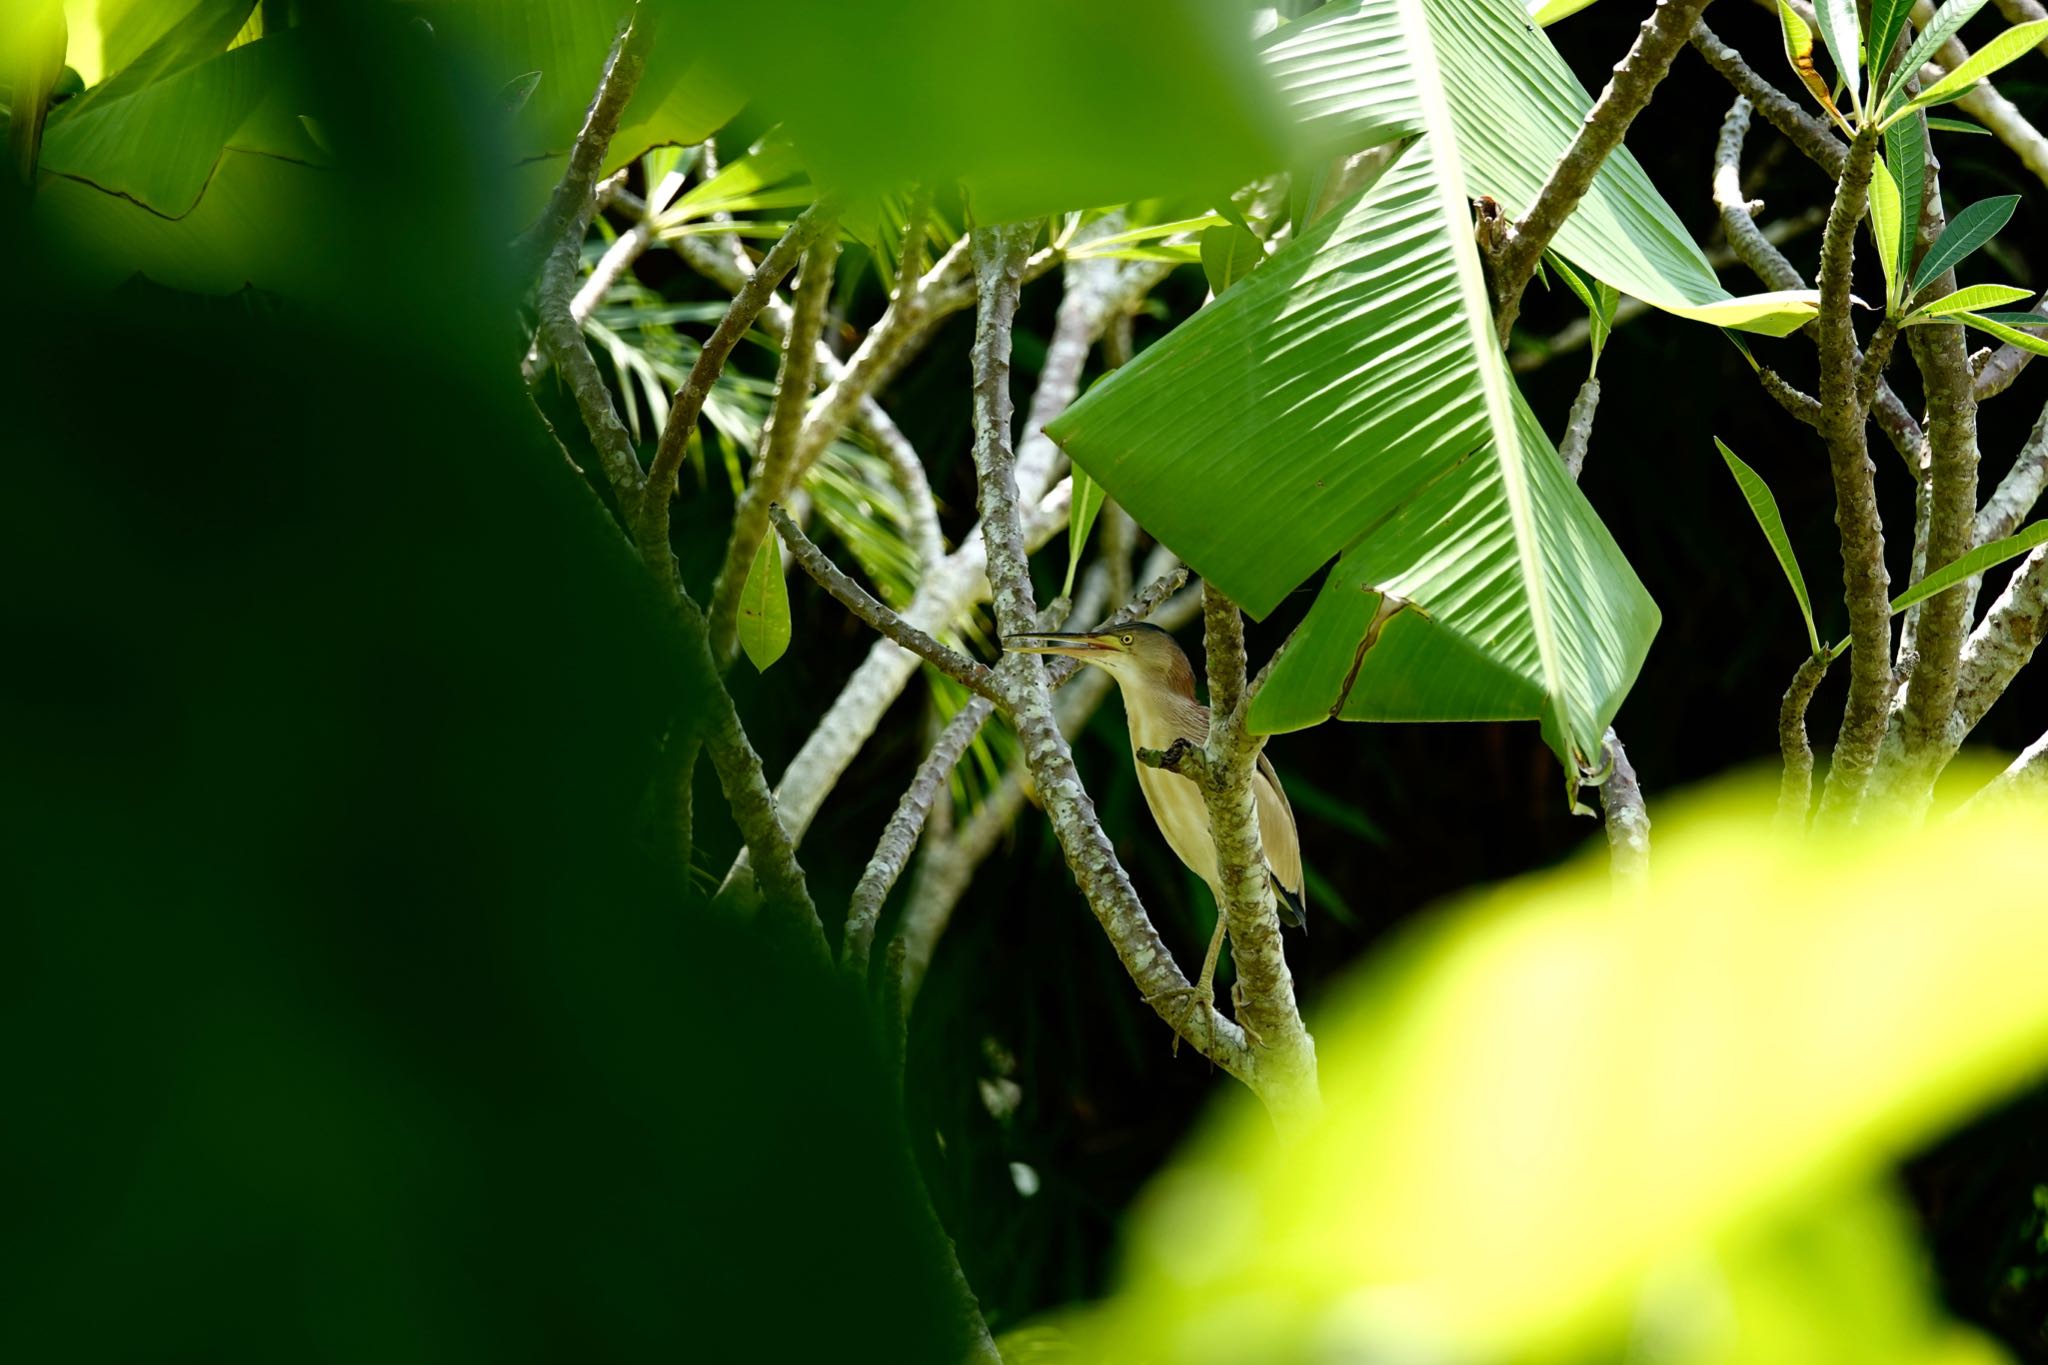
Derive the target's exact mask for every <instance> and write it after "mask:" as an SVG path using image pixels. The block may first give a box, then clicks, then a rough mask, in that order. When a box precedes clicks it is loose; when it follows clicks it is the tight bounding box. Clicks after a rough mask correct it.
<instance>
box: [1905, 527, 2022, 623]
mask: <svg viewBox="0 0 2048 1365" xmlns="http://www.w3.org/2000/svg"><path fill="white" fill-rule="evenodd" d="M2043 542H2048V521H2037V522H2035V523H2034V524H2033V525H2032V526H2029V527H2028V528H2027V529H2026V530H2024V531H2021V532H2020V533H2019V534H2018V535H2014V536H2007V537H2006V538H2005V539H2004V540H1994V541H1992V542H1991V543H1990V544H1988V545H1979V546H1978V547H1977V548H1976V549H1974V550H1971V551H1970V552H1969V553H1967V554H1964V555H1961V556H1959V557H1957V558H1956V559H1954V560H1952V561H1950V562H1949V563H1947V564H1944V565H1942V566H1941V567H1940V568H1939V569H1936V570H1935V571H1934V572H1933V573H1931V574H1928V575H1927V576H1926V577H1925V578H1923V579H1921V580H1920V581H1919V582H1918V583H1915V584H1914V585H1913V586H1912V587H1910V588H1908V589H1906V590H1905V591H1904V592H1902V593H1900V594H1899V595H1898V596H1897V597H1894V598H1893V599H1892V615H1894V616H1897V615H1898V614H1899V613H1900V612H1902V611H1904V610H1905V609H1906V608H1908V607H1910V606H1913V605H1915V604H1916V603H1920V602H1925V601H1926V600H1927V599H1928V598H1930V597H1932V596H1934V595H1935V594H1936V593H1939V592H1945V591H1947V590H1948V589H1950V588H1952V587H1954V586H1955V585H1956V584H1958V583H1960V582H1962V581H1963V580H1964V579H1966V578H1975V577H1976V576H1977V575H1978V574H1980V573H1983V572H1984V571H1985V570H1986V569H1994V568H1996V567H1998V566H1999V565H2000V564H2003V563H2005V562H2006V561H2007V560H2009V559H2017V558H2019V557H2020V556H2021V555H2023V554H2026V553H2027V552H2028V551H2029V550H2032V549H2033V548H2034V547H2035V546H2037V545H2040V544H2042V543H2043Z"/></svg>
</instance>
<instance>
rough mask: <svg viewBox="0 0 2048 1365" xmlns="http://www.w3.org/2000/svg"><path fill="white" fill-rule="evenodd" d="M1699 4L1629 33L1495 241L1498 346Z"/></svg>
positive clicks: (1677, 3)
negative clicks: (1566, 142)
mask: <svg viewBox="0 0 2048 1365" xmlns="http://www.w3.org/2000/svg"><path fill="white" fill-rule="evenodd" d="M1707 4H1708V0H1657V7H1656V9H1654V10H1652V11H1651V13H1650V17H1649V18H1647V19H1645V20H1644V21H1643V26H1642V28H1641V30H1640V31H1639V32H1638V33H1637V34H1636V41H1635V45H1634V46H1633V47H1631V48H1630V49H1629V51H1628V55H1627V56H1625V57H1623V58H1622V59H1621V61H1619V62H1618V63H1616V64H1615V67H1614V75H1613V76H1612V77H1611V78H1610V79H1609V80H1608V82H1607V88H1606V89H1604V90H1602V91H1601V92H1600V98H1599V99H1597V100H1595V101H1594V103H1593V108H1592V110H1591V111H1590V112H1589V113H1588V114H1587V115H1586V118H1585V121H1584V122H1583V123H1581V124H1580V125H1579V131H1578V132H1577V133H1576V134H1575V135H1574V136H1573V138H1572V141H1571V145H1570V146H1568V147H1566V148H1565V150H1564V155H1563V156H1561V157H1559V158H1558V162H1557V165H1556V166H1555V167H1553V168H1552V170H1551V172H1550V178H1549V179H1548V180H1546V181H1544V183H1543V188H1542V190H1541V191H1539V192H1538V193H1537V195H1536V202H1535V203H1533V204H1531V205H1530V206H1529V207H1528V209H1527V210H1525V211H1524V212H1523V213H1522V214H1521V216H1520V217H1519V218H1518V219H1517V220H1516V221H1515V222H1514V223H1513V224H1511V225H1510V226H1509V227H1508V228H1507V231H1506V232H1505V234H1503V237H1502V240H1501V244H1500V250H1499V251H1498V252H1497V253H1496V254H1495V255H1494V258H1493V286H1494V318H1495V322H1496V325H1497V326H1498V329H1499V332H1500V339H1501V344H1502V345H1506V344H1507V339H1508V333H1509V332H1510V331H1511V330H1512V329H1513V327H1514V324H1515V317H1516V315H1517V314H1519V313H1520V312H1521V309H1522V291H1523V290H1525V289H1527V288H1528V287H1529V280H1530V277H1531V276H1533V275H1534V274H1535V273H1536V263H1537V262H1538V261H1540V260H1541V259H1542V258H1543V251H1544V248H1546V247H1548V246H1549V245H1550V239H1551V238H1553V237H1555V236H1556V235H1557V230H1558V229H1559V228H1561V227H1563V226H1564V220H1565V219H1566V218H1567V217H1569V216H1570V215H1571V211H1572V210H1573V209H1575V208H1577V207H1578V205H1579V201H1580V200H1581V199H1583V198H1584V197H1585V195H1586V191H1587V190H1589V189H1591V188H1592V185H1593V177H1594V176H1595V175H1596V174H1598V173H1599V170H1600V166H1601V163H1603V162H1605V161H1606V160H1607V158H1608V157H1609V156H1610V155H1611V154H1612V153H1613V152H1614V150H1615V149H1616V148H1618V147H1620V146H1621V140H1622V138H1623V137H1624V136H1625V135H1626V134H1627V132H1628V127H1629V125H1630V124H1631V123H1633V122H1635V118H1636V115H1637V114H1640V113H1641V112H1642V111H1643V108H1644V106H1646V105H1647V104H1649V102H1650V95H1651V94H1652V92H1654V91H1655V90H1656V88H1657V86H1658V84H1659V83H1660V82H1661V81H1663V79H1664V75H1665V73H1666V72H1667V71H1669V70H1670V69H1671V61H1672V59H1673V58H1674V57H1676V56H1677V55H1678V50H1679V49H1680V48H1682V47H1684V46H1685V40H1686V34H1687V33H1688V32H1689V31H1690V30H1691V28H1692V26H1693V24H1694V22H1695V21H1696V20H1697V19H1698V18H1699V16H1700V11H1702V10H1704V9H1705V8H1706V7H1707Z"/></svg>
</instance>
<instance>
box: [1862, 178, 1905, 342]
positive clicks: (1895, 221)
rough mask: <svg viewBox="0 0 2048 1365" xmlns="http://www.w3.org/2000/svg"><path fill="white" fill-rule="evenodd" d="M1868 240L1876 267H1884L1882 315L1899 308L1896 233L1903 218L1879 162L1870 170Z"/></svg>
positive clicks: (1894, 189) (1896, 188)
mask: <svg viewBox="0 0 2048 1365" xmlns="http://www.w3.org/2000/svg"><path fill="white" fill-rule="evenodd" d="M1869 216H1870V236H1871V239H1872V240H1873V241H1875V242H1876V243H1877V263H1878V264H1879V265H1881V266H1883V267H1884V297H1885V305H1886V307H1885V311H1886V312H1890V311H1891V310H1892V309H1894V308H1897V307H1898V305H1899V233H1900V231H1901V230H1902V223H1903V216H1902V214H1901V210H1900V203H1899V182H1898V181H1896V180H1894V179H1892V173H1891V172H1890V171H1889V170H1887V169H1885V164H1884V162H1882V161H1873V162H1872V163H1871V166H1870V213H1869Z"/></svg>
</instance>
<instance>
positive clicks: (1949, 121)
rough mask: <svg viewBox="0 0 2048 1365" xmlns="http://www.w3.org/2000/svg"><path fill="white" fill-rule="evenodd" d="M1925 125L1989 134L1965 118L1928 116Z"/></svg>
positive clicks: (1947, 131)
mask: <svg viewBox="0 0 2048 1365" xmlns="http://www.w3.org/2000/svg"><path fill="white" fill-rule="evenodd" d="M1927 126H1928V127H1929V128H1939V129H1940V130H1941V131H1942V132H1944V133H1975V134H1976V135H1977V136H1978V137H1990V136H1991V130H1990V129H1989V128H1983V127H1979V126H1978V125H1977V124H1974V123H1971V122H1970V121H1969V120H1967V119H1959V118H1930V119H1928V120H1927ZM1885 131H1886V132H1887V133H1889V132H1890V131H1891V130H1890V129H1886V130H1885Z"/></svg>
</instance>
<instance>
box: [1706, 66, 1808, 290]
mask: <svg viewBox="0 0 2048 1365" xmlns="http://www.w3.org/2000/svg"><path fill="white" fill-rule="evenodd" d="M1753 107H1754V106H1752V105H1751V104H1750V102H1749V100H1748V99H1747V98H1746V97H1745V96H1742V95H1737V96H1736V97H1735V102H1734V103H1732V104H1730V105H1729V106H1728V113H1727V116H1726V117H1724V118H1723V119H1722V120H1721V136H1720V138H1719V140H1718V141H1716V142H1715V144H1714V207H1715V208H1717V209H1719V210H1720V212H1721V232H1722V235H1723V236H1725V237H1727V239H1728V249H1729V250H1730V251H1732V252H1734V253H1735V256H1736V259H1738V260H1740V261H1741V262H1742V263H1743V264H1744V265H1746V266H1748V267H1749V268H1750V270H1751V271H1753V272H1754V273H1755V274H1756V276H1757V278H1758V279H1760V280H1762V281H1763V282H1764V283H1765V284H1767V285H1769V286H1770V287H1771V288H1773V289H1803V288H1805V281H1804V280H1802V279H1800V278H1799V272H1798V271H1797V270H1794V269H1793V268H1792V263H1791V262H1790V261H1788V260H1786V259H1785V254H1784V253H1783V252H1781V251H1779V250H1778V248H1777V247H1775V246H1773V245H1772V244H1771V243H1770V241H1769V240H1768V239H1766V238H1765V236H1764V234H1763V229H1761V228H1759V227H1758V226H1757V225H1756V213H1757V211H1758V210H1759V209H1761V208H1762V207H1763V203H1762V201H1761V200H1754V199H1751V198H1749V197H1748V196H1747V195H1745V194H1744V193H1743V192H1742V144H1743V141H1744V140H1745V139H1746V138H1747V137H1748V136H1749V115H1750V110H1751V109H1752V108H1753Z"/></svg>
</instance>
